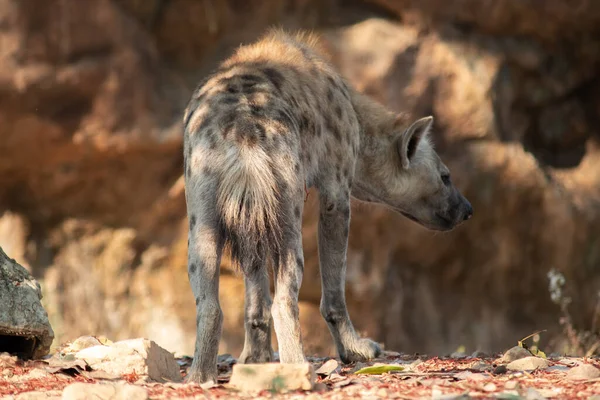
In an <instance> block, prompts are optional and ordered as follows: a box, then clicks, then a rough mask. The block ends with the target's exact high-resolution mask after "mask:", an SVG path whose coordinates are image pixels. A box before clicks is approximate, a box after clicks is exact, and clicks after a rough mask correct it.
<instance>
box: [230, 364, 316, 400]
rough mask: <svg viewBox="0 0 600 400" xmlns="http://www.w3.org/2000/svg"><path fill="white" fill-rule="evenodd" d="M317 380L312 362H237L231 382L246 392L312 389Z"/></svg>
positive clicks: (233, 385)
mask: <svg viewBox="0 0 600 400" xmlns="http://www.w3.org/2000/svg"><path fill="white" fill-rule="evenodd" d="M315 381H316V373H315V370H314V368H313V366H312V364H310V363H303V364H280V363H268V364H235V365H234V366H233V371H232V373H231V380H230V381H229V384H230V386H231V387H233V388H235V389H238V390H241V391H244V392H260V391H262V390H269V391H274V392H282V393H284V392H288V391H294V390H311V389H313V387H314V385H315Z"/></svg>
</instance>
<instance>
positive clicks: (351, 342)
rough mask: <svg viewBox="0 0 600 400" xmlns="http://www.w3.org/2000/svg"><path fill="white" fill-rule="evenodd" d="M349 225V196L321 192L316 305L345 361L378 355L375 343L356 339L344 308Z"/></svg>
mask: <svg viewBox="0 0 600 400" xmlns="http://www.w3.org/2000/svg"><path fill="white" fill-rule="evenodd" d="M349 224H350V198H349V196H348V195H345V196H341V198H340V196H335V197H333V196H328V195H327V194H326V193H322V194H321V201H320V216H319V261H320V264H321V265H320V267H321V287H322V288H321V290H322V294H321V307H320V308H321V315H323V318H325V321H327V325H328V327H329V331H330V332H331V335H332V336H333V340H334V341H335V345H336V347H337V350H338V354H339V356H340V358H341V360H342V361H343V362H345V363H349V362H354V361H365V360H368V359H371V358H375V357H377V356H378V355H379V354H381V348H380V347H379V345H378V344H377V343H375V342H373V341H372V340H369V339H361V338H359V336H358V335H357V334H356V331H355V330H354V327H353V326H352V322H351V321H350V317H349V315H348V310H347V309H346V296H345V289H344V284H345V280H346V250H347V247H348V229H349Z"/></svg>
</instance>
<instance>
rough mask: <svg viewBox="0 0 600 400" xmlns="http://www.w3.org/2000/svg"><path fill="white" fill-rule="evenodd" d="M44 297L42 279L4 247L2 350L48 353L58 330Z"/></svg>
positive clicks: (0, 257)
mask: <svg viewBox="0 0 600 400" xmlns="http://www.w3.org/2000/svg"><path fill="white" fill-rule="evenodd" d="M41 299H42V290H41V288H40V285H39V283H38V282H37V281H36V280H35V279H33V278H32V277H31V275H30V274H29V272H27V270H26V269H25V268H23V267H22V266H20V265H19V264H17V263H16V262H15V261H14V260H13V259H11V258H9V257H8V256H7V255H6V253H4V251H3V250H2V248H1V247H0V353H2V352H9V353H12V354H16V355H18V356H19V357H22V358H26V359H28V358H41V357H43V356H45V355H46V354H48V351H49V350H50V346H51V345H52V340H53V339H54V332H53V331H52V327H51V326H50V323H49V322H48V314H46V310H44V307H42V304H41V302H40V300H41Z"/></svg>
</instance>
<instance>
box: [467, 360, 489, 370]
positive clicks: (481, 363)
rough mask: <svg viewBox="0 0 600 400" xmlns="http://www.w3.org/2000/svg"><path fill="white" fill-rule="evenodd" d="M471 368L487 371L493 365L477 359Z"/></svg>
mask: <svg viewBox="0 0 600 400" xmlns="http://www.w3.org/2000/svg"><path fill="white" fill-rule="evenodd" d="M471 369H474V370H475V371H487V370H490V369H492V365H491V364H488V363H486V362H484V361H476V362H474V363H473V364H471Z"/></svg>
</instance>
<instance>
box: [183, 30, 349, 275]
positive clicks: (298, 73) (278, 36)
mask: <svg viewBox="0 0 600 400" xmlns="http://www.w3.org/2000/svg"><path fill="white" fill-rule="evenodd" d="M336 79H339V78H338V77H337V76H336V75H335V74H334V73H333V72H332V70H331V69H330V68H329V66H328V65H327V64H326V63H325V62H323V61H321V59H319V58H318V57H316V56H315V55H314V53H312V49H311V43H309V42H307V41H303V40H297V39H296V38H291V37H289V36H287V35H285V34H283V33H280V32H275V33H271V34H269V35H268V36H267V37H266V38H265V39H263V40H262V41H261V42H258V43H257V44H255V45H253V46H247V47H243V48H241V49H240V50H239V51H238V52H237V53H236V54H235V55H234V56H233V57H231V58H230V59H229V60H227V61H225V62H224V63H223V64H222V66H221V67H220V68H219V69H218V70H217V71H216V72H215V73H214V74H212V75H211V76H209V78H208V79H207V80H206V81H205V82H204V83H202V84H201V85H200V86H199V87H198V88H197V89H196V91H195V93H194V95H193V96H192V100H191V101H190V105H189V106H188V109H187V110H186V113H185V117H184V124H185V141H184V142H185V153H184V154H185V179H186V187H187V188H188V189H187V191H188V192H190V191H193V190H212V191H214V205H211V204H199V205H198V207H212V208H213V210H214V212H215V213H216V214H217V216H218V223H219V227H220V232H222V234H223V236H224V239H225V240H226V241H227V243H226V244H228V245H229V247H230V249H231V255H232V258H233V260H234V262H236V263H238V264H239V265H240V266H241V268H242V269H246V268H251V267H253V266H258V265H260V264H261V261H262V262H264V260H265V258H272V259H274V258H276V257H277V256H278V255H279V254H281V251H280V250H281V249H280V246H281V245H282V243H283V241H285V239H286V237H287V236H288V235H289V234H293V233H292V231H293V230H294V229H297V226H295V224H296V223H297V220H298V218H299V216H298V215H297V214H298V209H297V207H294V206H293V204H294V203H295V201H296V200H298V199H302V198H303V193H304V192H303V190H304V185H305V183H306V180H305V178H306V177H307V176H309V175H311V169H315V168H317V167H318V165H317V164H318V161H317V160H318V159H319V152H320V151H323V150H322V149H324V147H325V146H324V144H325V143H324V142H322V135H321V129H320V127H319V126H317V124H315V123H314V122H313V121H315V120H318V118H316V115H315V113H317V110H319V107H322V105H320V104H319V99H325V98H327V97H329V100H332V99H331V97H332V94H331V93H332V92H331V90H329V91H327V90H326V89H325V87H326V86H327V82H331V81H335V80H336ZM340 82H341V80H340ZM340 85H341V83H340ZM337 95H339V96H342V95H341V93H337ZM342 100H343V99H342ZM347 105H348V106H349V107H351V105H350V103H349V101H348V102H347ZM307 150H308V151H307ZM190 200H191V199H190V193H188V203H190ZM188 207H189V205H188ZM274 261H275V262H277V261H278V260H276V259H274Z"/></svg>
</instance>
